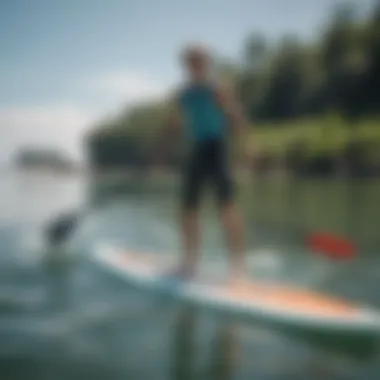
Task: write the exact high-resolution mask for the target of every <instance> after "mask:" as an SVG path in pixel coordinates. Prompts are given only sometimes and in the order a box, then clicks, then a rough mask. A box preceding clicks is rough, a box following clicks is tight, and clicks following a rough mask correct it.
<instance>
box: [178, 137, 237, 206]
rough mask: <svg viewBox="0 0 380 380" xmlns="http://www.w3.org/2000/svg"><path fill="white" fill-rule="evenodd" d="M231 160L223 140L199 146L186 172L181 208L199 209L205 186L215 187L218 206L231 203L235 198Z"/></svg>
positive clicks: (190, 159) (195, 146)
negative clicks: (197, 207)
mask: <svg viewBox="0 0 380 380" xmlns="http://www.w3.org/2000/svg"><path fill="white" fill-rule="evenodd" d="M228 161H229V160H228V148H227V144H226V142H225V141H224V140H222V139H215V140H207V141H202V142H199V143H196V144H195V145H194V147H193V148H192V150H191V152H190V156H189V159H188V162H187V165H186V168H185V172H184V179H183V189H182V205H183V206H184V207H186V208H191V207H196V206H198V204H199V201H200V197H201V193H202V191H203V188H204V186H205V185H206V184H210V185H211V186H212V189H213V190H214V193H215V196H216V198H217V200H218V201H219V203H221V204H223V203H228V202H230V201H231V200H232V198H233V195H234V184H233V180H232V176H231V172H230V169H229V162H228Z"/></svg>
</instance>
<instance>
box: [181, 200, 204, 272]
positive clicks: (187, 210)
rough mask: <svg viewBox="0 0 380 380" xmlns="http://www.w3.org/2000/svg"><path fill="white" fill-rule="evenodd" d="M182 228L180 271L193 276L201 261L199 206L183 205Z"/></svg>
mask: <svg viewBox="0 0 380 380" xmlns="http://www.w3.org/2000/svg"><path fill="white" fill-rule="evenodd" d="M181 229H182V244H183V247H182V250H183V256H182V260H181V264H180V272H181V273H183V274H184V275H185V276H193V275H194V274H195V271H196V268H197V264H198V261H199V254H200V249H199V248H200V243H201V236H200V228H199V210H198V206H192V207H183V209H182V215H181Z"/></svg>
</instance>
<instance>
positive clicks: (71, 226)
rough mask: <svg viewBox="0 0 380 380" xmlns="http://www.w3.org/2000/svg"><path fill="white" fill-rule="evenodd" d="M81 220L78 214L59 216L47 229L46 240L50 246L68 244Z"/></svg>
mask: <svg viewBox="0 0 380 380" xmlns="http://www.w3.org/2000/svg"><path fill="white" fill-rule="evenodd" d="M79 219H80V214H79V213H78V212H71V213H67V214H64V215H60V216H58V217H57V218H56V219H54V220H53V221H51V222H50V223H49V224H48V226H47V227H46V229H45V238H46V240H47V242H48V243H49V244H50V245H54V246H56V245H61V244H64V243H66V241H67V240H68V239H69V238H70V236H71V234H72V233H73V232H74V231H75V228H76V227H77V225H78V223H79Z"/></svg>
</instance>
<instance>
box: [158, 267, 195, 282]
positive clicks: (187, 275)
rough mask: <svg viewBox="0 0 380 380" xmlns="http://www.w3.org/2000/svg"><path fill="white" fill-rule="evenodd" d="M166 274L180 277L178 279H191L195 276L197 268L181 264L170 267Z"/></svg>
mask: <svg viewBox="0 0 380 380" xmlns="http://www.w3.org/2000/svg"><path fill="white" fill-rule="evenodd" d="M165 276H168V277H173V278H178V279H184V280H190V279H191V278H193V277H194V276H195V270H194V268H190V267H186V266H184V265H180V266H178V267H175V268H172V269H169V270H168V271H167V272H166V274H165Z"/></svg>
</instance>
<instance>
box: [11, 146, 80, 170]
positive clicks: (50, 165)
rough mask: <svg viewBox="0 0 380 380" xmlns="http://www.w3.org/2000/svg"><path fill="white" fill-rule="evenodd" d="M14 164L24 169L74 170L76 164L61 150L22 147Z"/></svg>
mask: <svg viewBox="0 0 380 380" xmlns="http://www.w3.org/2000/svg"><path fill="white" fill-rule="evenodd" d="M13 162H14V165H15V167H16V168H18V169H23V170H49V171H50V170H54V171H58V172H72V171H74V170H75V169H76V165H75V164H74V162H73V161H72V160H70V159H69V158H68V157H67V156H66V155H65V154H64V153H62V152H61V151H58V150H55V149H51V148H45V149H44V148H35V147H25V148H21V149H20V150H19V151H18V152H17V153H16V155H15V158H14V160H13Z"/></svg>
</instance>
